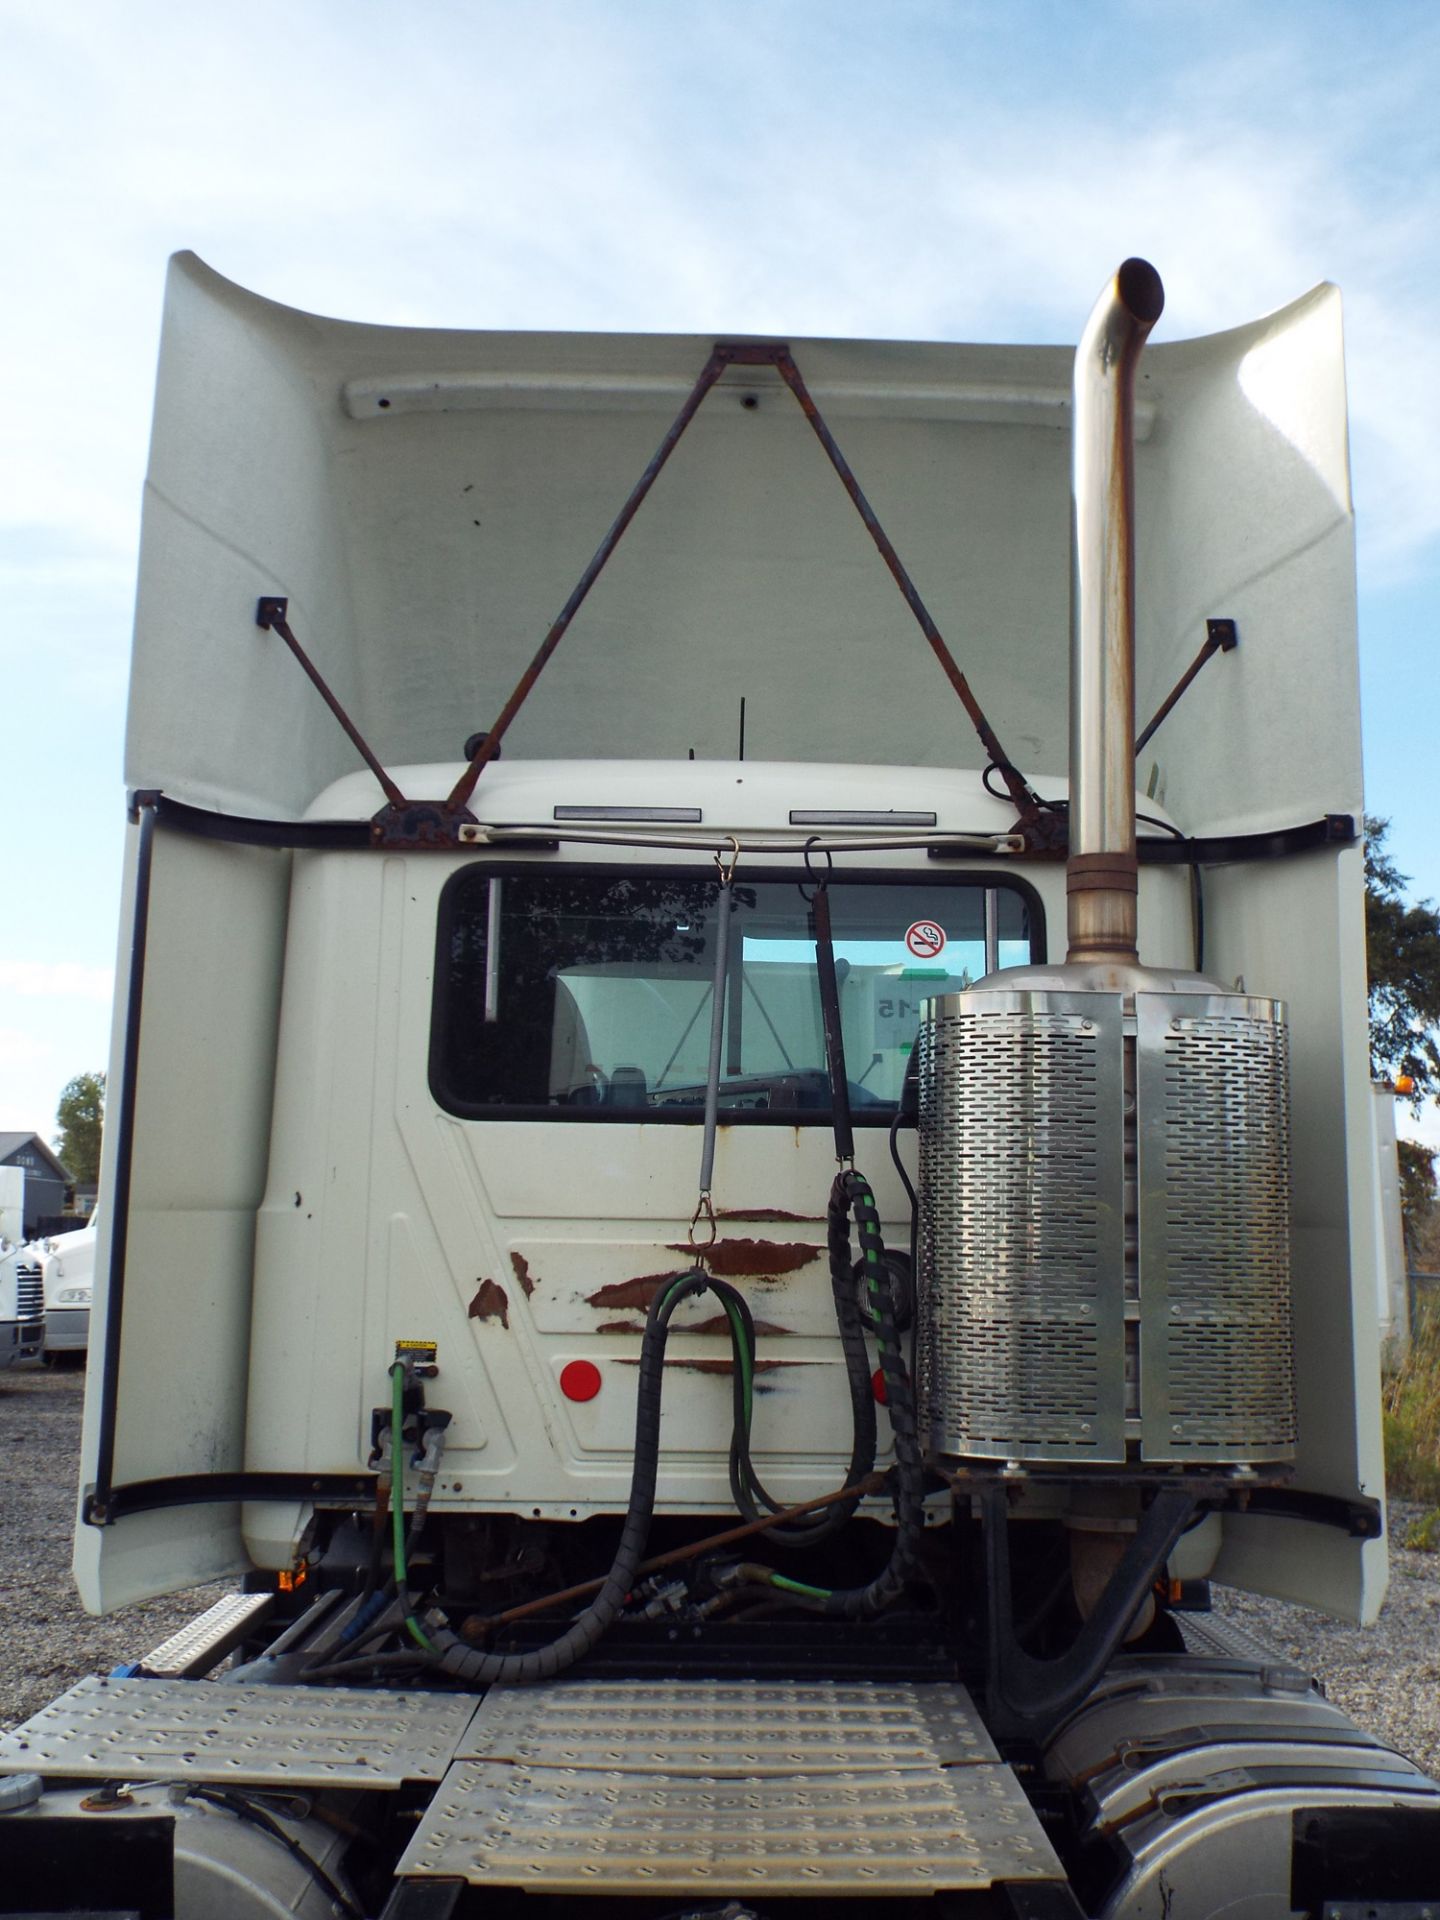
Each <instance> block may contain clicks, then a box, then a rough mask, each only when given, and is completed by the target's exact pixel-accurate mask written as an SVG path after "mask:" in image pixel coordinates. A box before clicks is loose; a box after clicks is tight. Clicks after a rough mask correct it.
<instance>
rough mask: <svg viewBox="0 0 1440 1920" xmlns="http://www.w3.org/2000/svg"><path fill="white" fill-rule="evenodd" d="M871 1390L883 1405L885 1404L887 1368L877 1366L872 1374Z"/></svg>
mask: <svg viewBox="0 0 1440 1920" xmlns="http://www.w3.org/2000/svg"><path fill="white" fill-rule="evenodd" d="M870 1391H871V1392H872V1393H873V1394H874V1396H875V1398H876V1400H877V1401H878V1402H879V1404H880V1405H881V1406H882V1407H883V1406H884V1405H885V1369H884V1368H883V1367H876V1369H875V1371H874V1373H872V1374H871V1376H870Z"/></svg>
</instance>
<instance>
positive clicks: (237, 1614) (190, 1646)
mask: <svg viewBox="0 0 1440 1920" xmlns="http://www.w3.org/2000/svg"><path fill="white" fill-rule="evenodd" d="M274 1605H275V1596H274V1594H273V1593H227V1594H224V1595H222V1597H221V1598H220V1599H219V1600H217V1601H216V1602H215V1604H214V1606H213V1607H207V1608H206V1609H205V1611H204V1613H200V1614H197V1615H196V1616H195V1618H194V1619H193V1620H192V1621H190V1622H189V1624H188V1625H186V1626H183V1627H181V1629H180V1631H179V1632H178V1633H172V1634H171V1635H170V1637H169V1639H168V1640H162V1641H161V1642H160V1644H159V1646H158V1647H152V1648H151V1649H150V1651H149V1653H147V1654H146V1655H145V1657H144V1658H143V1659H142V1660H141V1662H140V1665H141V1666H142V1667H143V1668H144V1670H145V1672H146V1674H148V1675H149V1676H150V1677H151V1678H152V1679H157V1680H184V1679H188V1678H189V1677H190V1675H192V1674H197V1673H205V1672H208V1671H209V1669H210V1668H211V1667H213V1666H215V1665H216V1664H217V1662H219V1661H221V1660H223V1659H224V1658H225V1655H226V1654H227V1653H229V1652H230V1651H231V1649H232V1648H233V1647H238V1646H239V1644H240V1642H241V1641H242V1640H243V1639H244V1638H245V1636H246V1634H247V1633H249V1632H250V1631H251V1630H252V1629H253V1628H254V1627H257V1626H258V1625H259V1624H260V1622H261V1621H262V1620H263V1619H264V1618H265V1616H266V1614H268V1613H269V1612H270V1611H271V1610H272V1608H273V1607H274Z"/></svg>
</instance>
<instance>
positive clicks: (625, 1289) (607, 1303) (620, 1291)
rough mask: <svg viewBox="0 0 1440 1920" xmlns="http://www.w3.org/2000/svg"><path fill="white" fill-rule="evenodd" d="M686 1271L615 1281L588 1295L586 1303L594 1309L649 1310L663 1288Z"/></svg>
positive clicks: (641, 1274)
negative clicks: (627, 1308)
mask: <svg viewBox="0 0 1440 1920" xmlns="http://www.w3.org/2000/svg"><path fill="white" fill-rule="evenodd" d="M678 1251H679V1252H681V1253H686V1252H688V1251H689V1249H688V1248H686V1247H681V1248H679V1249H678ZM685 1271H686V1269H685V1268H684V1267H677V1268H676V1269H675V1271H674V1272H673V1273H638V1274H636V1276H635V1278H634V1279H633V1280H613V1281H612V1282H611V1283H610V1285H609V1286H608V1287H601V1288H600V1290H599V1291H598V1293H587V1294H586V1296H585V1301H586V1304H587V1306H592V1307H640V1308H647V1307H648V1306H649V1305H650V1302H651V1301H652V1300H653V1299H654V1298H655V1296H656V1294H657V1293H658V1292H659V1291H660V1289H661V1287H663V1286H665V1285H667V1284H668V1283H669V1282H670V1281H671V1280H678V1279H679V1278H680V1275H681V1274H682V1273H684V1272H685Z"/></svg>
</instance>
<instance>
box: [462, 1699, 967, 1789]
mask: <svg viewBox="0 0 1440 1920" xmlns="http://www.w3.org/2000/svg"><path fill="white" fill-rule="evenodd" d="M455 1757H456V1758H457V1759H458V1760H496V1761H511V1762H514V1763H516V1764H517V1765H522V1766H528V1767H579V1768H588V1769H594V1770H598V1771H601V1772H614V1773H656V1774H661V1775H664V1776H665V1777H667V1778H671V1779H675V1778H679V1777H681V1776H684V1775H703V1776H707V1777H710V1778H722V1777H725V1776H729V1775H743V1776H750V1777H758V1776H761V1775H767V1774H771V1775H774V1774H779V1775H785V1774H797V1773H803V1774H822V1773H854V1772H857V1771H859V1770H862V1769H865V1770H868V1769H871V1768H876V1769H879V1768H894V1767H905V1768H935V1767H943V1766H954V1765H958V1764H976V1763H980V1762H994V1761H997V1760H998V1759H999V1757H1000V1756H999V1754H998V1753H997V1752H996V1750H995V1747H994V1745H993V1743H992V1742H991V1739H990V1736H989V1734H988V1733H987V1732H986V1731H985V1727H984V1725H983V1724H982V1722H981V1720H980V1718H979V1716H978V1714H977V1713H976V1711H975V1708H974V1705H973V1703H972V1702H971V1699H970V1695H969V1694H968V1693H967V1692H966V1690H965V1688H964V1687H959V1686H947V1685H887V1686H879V1685H876V1686H850V1685H844V1684H840V1683H836V1684H827V1683H824V1682H818V1683H809V1684H793V1685H787V1684H785V1683H783V1682H781V1683H765V1682H760V1681H738V1680H710V1681H688V1682H675V1681H654V1682H652V1681H642V1680H581V1681H556V1682H553V1683H551V1684H549V1685H544V1686H535V1687H503V1688H498V1687H497V1688H492V1689H491V1691H490V1693H489V1694H488V1695H487V1696H486V1698H485V1700H484V1702H483V1703H482V1704H481V1706H480V1709H479V1711H478V1712H477V1713H476V1715H475V1718H474V1720H473V1721H472V1722H471V1725H470V1730H469V1733H468V1734H467V1735H466V1737H465V1738H464V1740H463V1741H462V1742H461V1744H460V1746H459V1748H458V1750H457V1752H456V1756H455Z"/></svg>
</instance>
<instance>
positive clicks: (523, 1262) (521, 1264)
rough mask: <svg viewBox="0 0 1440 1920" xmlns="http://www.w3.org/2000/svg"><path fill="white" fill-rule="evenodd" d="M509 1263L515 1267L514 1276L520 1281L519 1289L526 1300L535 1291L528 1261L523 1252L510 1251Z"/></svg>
mask: <svg viewBox="0 0 1440 1920" xmlns="http://www.w3.org/2000/svg"><path fill="white" fill-rule="evenodd" d="M510 1264H511V1266H512V1267H513V1268H514V1269H515V1278H516V1279H517V1280H518V1281H519V1282H520V1286H521V1289H522V1291H523V1292H524V1295H525V1298H526V1299H527V1300H528V1299H529V1298H530V1296H531V1294H532V1293H533V1292H534V1291H535V1282H534V1281H533V1280H532V1279H531V1277H530V1262H529V1261H528V1260H527V1259H526V1258H525V1256H524V1254H523V1253H512V1254H511V1255H510Z"/></svg>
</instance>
